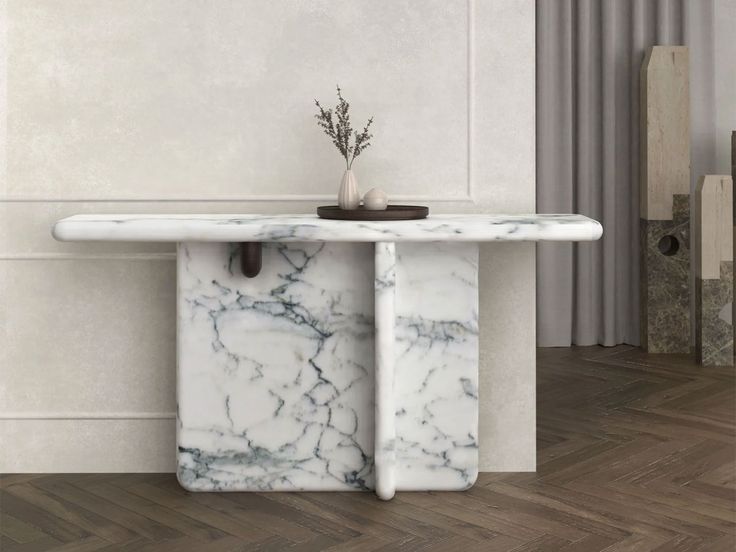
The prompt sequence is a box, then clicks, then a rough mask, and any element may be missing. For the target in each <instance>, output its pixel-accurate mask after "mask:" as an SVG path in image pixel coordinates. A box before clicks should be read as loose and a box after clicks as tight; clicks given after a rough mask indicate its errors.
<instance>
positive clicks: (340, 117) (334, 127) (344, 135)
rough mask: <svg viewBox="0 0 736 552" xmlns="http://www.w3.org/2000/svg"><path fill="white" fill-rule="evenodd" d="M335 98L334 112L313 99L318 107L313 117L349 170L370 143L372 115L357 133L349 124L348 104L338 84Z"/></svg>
mask: <svg viewBox="0 0 736 552" xmlns="http://www.w3.org/2000/svg"><path fill="white" fill-rule="evenodd" d="M337 99H338V103H337V105H336V106H335V109H334V112H333V110H332V109H324V108H323V107H322V105H321V104H320V103H319V101H317V100H316V99H315V100H314V103H315V104H317V109H319V113H318V114H317V115H315V117H316V119H317V124H318V125H319V126H320V127H321V128H322V130H324V133H325V134H327V136H329V137H330V138H331V139H332V143H333V144H335V147H337V149H338V150H340V153H341V154H342V156H343V157H344V158H345V165H346V166H347V169H348V170H350V169H351V167H352V166H353V161H355V158H356V157H358V156H359V155H360V154H361V153H362V152H363V151H365V150H366V148H368V147H369V146H370V145H371V142H370V140H371V138H373V135H372V134H371V133H370V131H369V129H370V126H371V124H372V123H373V117H371V118H370V119H368V123H366V125H365V126H364V127H363V132H360V133H359V132H358V131H357V130H353V128H352V127H351V126H350V112H349V111H350V104H349V103H348V102H347V101H346V100H345V98H343V97H342V90H340V86H339V85H338V87H337ZM333 114H334V115H336V116H337V124H335V122H334V120H333ZM351 137H354V139H353V145H352V146H351V145H350V138H351Z"/></svg>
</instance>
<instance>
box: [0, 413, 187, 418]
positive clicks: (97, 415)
mask: <svg viewBox="0 0 736 552" xmlns="http://www.w3.org/2000/svg"><path fill="white" fill-rule="evenodd" d="M175 418H176V412H2V413H0V420H170V419H175Z"/></svg>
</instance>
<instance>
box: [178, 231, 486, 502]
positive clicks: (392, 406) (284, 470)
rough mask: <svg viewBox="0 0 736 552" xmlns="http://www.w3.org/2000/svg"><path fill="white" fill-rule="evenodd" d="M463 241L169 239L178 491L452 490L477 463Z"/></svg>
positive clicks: (474, 289)
mask: <svg viewBox="0 0 736 552" xmlns="http://www.w3.org/2000/svg"><path fill="white" fill-rule="evenodd" d="M477 278H478V246H477V244H475V243H467V242H454V243H447V242H445V243H414V242H399V243H394V242H378V243H375V244H373V243H349V242H348V243H346V242H319V243H318V242H278V243H276V242H271V243H269V242H266V243H264V244H263V268H262V270H261V273H260V274H259V275H258V276H257V277H256V278H253V279H247V278H245V277H244V276H243V275H242V273H240V270H239V258H238V248H237V245H230V244H227V243H216V242H214V243H199V242H184V243H180V244H179V249H178V315H177V323H178V339H177V341H178V378H177V397H178V418H177V443H178V470H177V472H178V477H179V481H180V482H181V484H182V485H183V486H184V487H186V488H187V489H189V490H192V491H296V490H305V491H329V490H341V491H343V490H373V489H375V490H376V492H377V493H378V495H379V496H380V497H381V498H391V496H393V494H394V492H395V491H396V490H461V489H465V488H467V487H469V486H471V485H472V484H473V482H474V481H475V478H476V475H477V471H478V446H477V445H478V443H477V435H478V285H477Z"/></svg>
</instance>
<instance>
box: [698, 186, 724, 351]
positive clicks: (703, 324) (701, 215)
mask: <svg viewBox="0 0 736 552" xmlns="http://www.w3.org/2000/svg"><path fill="white" fill-rule="evenodd" d="M732 201H733V184H732V181H731V177H730V176H717V175H707V176H703V177H701V178H700V181H699V182H698V187H697V189H696V191H695V201H694V208H693V217H694V222H695V225H694V235H693V238H694V239H693V247H694V249H695V350H696V356H697V359H698V362H700V363H701V364H704V365H706V366H730V365H732V364H733V326H732V311H731V308H732V304H733V228H732V224H733V203H732Z"/></svg>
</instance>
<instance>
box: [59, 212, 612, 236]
mask: <svg viewBox="0 0 736 552" xmlns="http://www.w3.org/2000/svg"><path fill="white" fill-rule="evenodd" d="M602 233H603V228H602V227H601V225H600V223H599V222H597V221H595V220H593V219H590V218H588V217H585V216H582V215H562V214H549V215H536V214H529V215H485V214H484V215H475V214H473V215H430V216H429V217H427V218H426V219H422V220H406V221H390V222H387V221H376V222H370V221H343V220H326V219H321V218H318V217H317V216H316V215H234V214H233V215H226V214H223V215H118V214H110V215H75V216H72V217H68V218H65V219H62V220H60V221H58V222H57V223H56V225H55V226H54V229H53V235H54V237H55V238H56V239H57V240H61V241H148V242H187V241H202V242H248V241H289V242H303V241H307V242H310V241H312V242H323V241H325V242H326V241H339V242H396V241H411V242H441V241H467V242H488V241H592V240H597V239H598V238H600V237H601V235H602Z"/></svg>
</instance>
